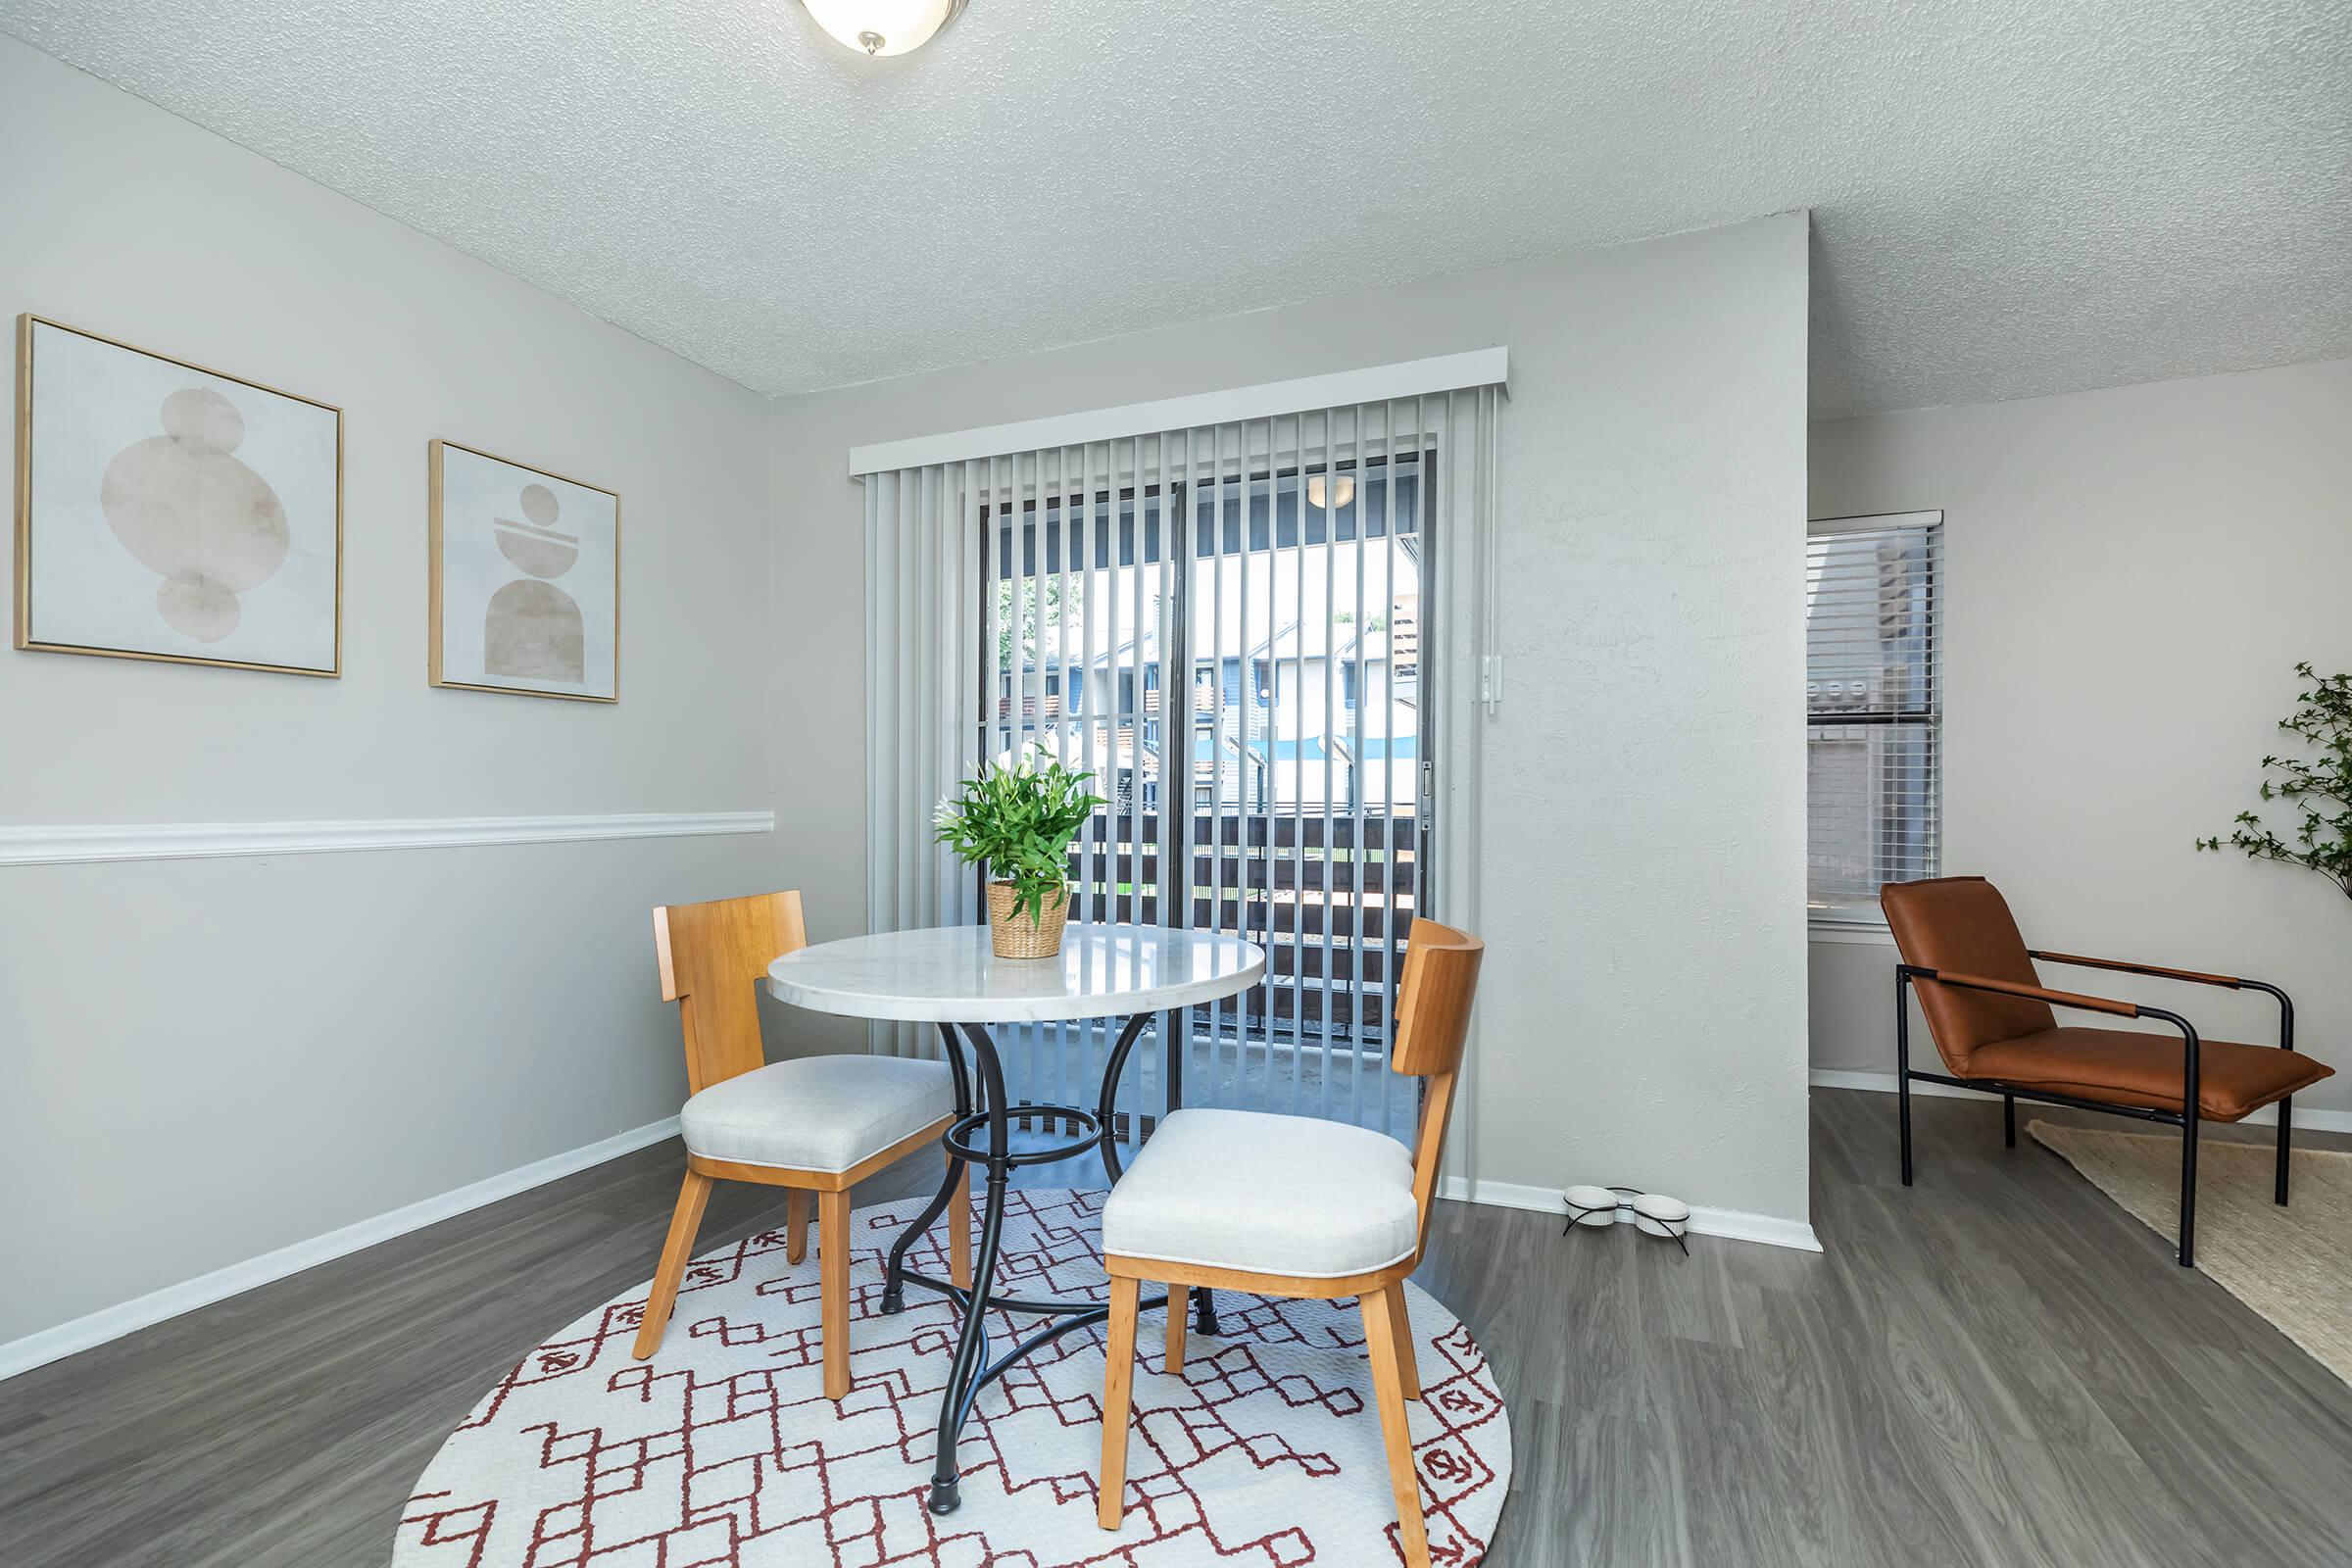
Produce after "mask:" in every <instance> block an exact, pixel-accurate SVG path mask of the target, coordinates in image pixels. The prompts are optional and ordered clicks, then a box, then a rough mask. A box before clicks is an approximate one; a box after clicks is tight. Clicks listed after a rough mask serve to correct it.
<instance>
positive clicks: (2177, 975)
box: [2027, 948, 2270, 991]
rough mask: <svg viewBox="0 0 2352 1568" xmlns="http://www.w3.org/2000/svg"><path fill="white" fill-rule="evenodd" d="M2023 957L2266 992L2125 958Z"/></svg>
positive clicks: (2231, 978)
mask: <svg viewBox="0 0 2352 1568" xmlns="http://www.w3.org/2000/svg"><path fill="white" fill-rule="evenodd" d="M2027 956H2028V957H2034V958H2039V959H2041V960H2042V961H2043V962H2045V963H2066V964H2072V965H2074V966H2075V967H2077V968H2081V969H2113V970H2116V971H2118V972H2120V973H2123V974H2145V975H2154V976H2155V977H2156V978H2157V979H2159V980H2186V981H2188V982H2189V983H2190V984H2192V985H2200V986H2227V987H2228V988H2229V989H2230V990H2231V991H2236V990H2238V989H2240V988H2241V987H2244V986H2258V987H2261V989H2263V990H2266V991H2267V990H2269V989H2270V987H2268V986H2264V985H2263V984H2262V982H2261V981H2259V980H2241V979H2239V978H2238V977H2237V976H2236V975H2233V974H2206V973H2204V972H2203V971H2202V970H2198V969H2168V968H2166V967H2164V966H2163V965H2162V964H2155V963H2133V962H2131V960H2130V959H2128V958H2086V957H2084V956H2082V955H2081V954H2079V953H2045V952H2043V951H2042V950H2041V949H2039V948H2035V949H2034V950H2033V951H2032V952H2030V953H2029V954H2028V955H2027Z"/></svg>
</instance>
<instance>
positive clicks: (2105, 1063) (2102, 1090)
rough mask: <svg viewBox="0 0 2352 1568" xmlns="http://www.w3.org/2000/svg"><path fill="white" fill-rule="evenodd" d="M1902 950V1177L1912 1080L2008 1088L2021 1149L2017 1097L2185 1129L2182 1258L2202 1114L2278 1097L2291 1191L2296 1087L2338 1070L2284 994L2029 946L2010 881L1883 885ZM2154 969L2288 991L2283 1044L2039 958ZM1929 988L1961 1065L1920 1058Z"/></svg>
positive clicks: (2192, 1218) (2188, 1246)
mask: <svg viewBox="0 0 2352 1568" xmlns="http://www.w3.org/2000/svg"><path fill="white" fill-rule="evenodd" d="M1879 905H1880V907H1882V908H1884V909H1885V910H1886V911H1887V926H1888V927H1889V928H1890V929H1891V930H1892V931H1893V933H1894V945H1895V948H1896V950H1897V951H1898V952H1899V953H1900V954H1901V956H1902V961H1901V962H1900V963H1898V964H1896V965H1895V981H1894V1052H1895V1078H1896V1088H1897V1090H1898V1091H1899V1095H1898V1098H1899V1100H1900V1102H1901V1111H1900V1115H1901V1120H1902V1143H1903V1185H1904V1186H1905V1187H1908V1186H1910V1185H1911V1083H1912V1080H1914V1079H1923V1080H1925V1081H1927V1082H1929V1083H1937V1084H1950V1085H1953V1086H1955V1087H1958V1088H1962V1089H1980V1090H1984V1091H1985V1092H1986V1093H1988V1094H1997V1095H1999V1096H2000V1097H2001V1117H2002V1123H2003V1129H2004V1132H2005V1135H2006V1137H2007V1140H2008V1144H2009V1147H2010V1148H2012V1149H2014V1148H2016V1147H2017V1103H2018V1101H2020V1100H2034V1101H2043V1102H2047V1103H2050V1104H2054V1105H2073V1106H2075V1107H2077V1108H2078V1109H2082V1110H2099V1111H2106V1112H2108V1113H2110V1114H2112V1115H2118V1116H2133V1117H2137V1118H2138V1119H2139V1120H2141V1121H2155V1122H2163V1123H2165V1124H2166V1125H2168V1126H2175V1127H2179V1128H2180V1263H2181V1266H2182V1267H2184V1268H2185V1267H2187V1266H2188V1265H2189V1264H2190V1263H2192V1262H2193V1261H2194V1260H2195V1240H2196V1213H2197V1124H2198V1123H2199V1122H2200V1121H2240V1120H2243V1119H2244V1118H2245V1117H2246V1116H2248V1115H2250V1114H2252V1113H2253V1112H2254V1111H2257V1110H2260V1109H2261V1108H2262V1107H2263V1106H2265V1105H2268V1104H2271V1103H2277V1104H2278V1178H2277V1184H2276V1189H2275V1191H2274V1193H2273V1198H2274V1200H2275V1201H2278V1202H2280V1203H2284V1202H2285V1201H2286V1165H2287V1138H2288V1134H2289V1130H2290V1128H2291V1126H2292V1123H2293V1109H2294V1096H2295V1093H2296V1091H2298V1090H2302V1089H2308V1088H2310V1087H2311V1086H2312V1085H2313V1084H2316V1083H2318V1082H2319V1081H2320V1080H2321V1079H2323V1078H2326V1077H2328V1076H2330V1075H2332V1074H2333V1072H2334V1070H2335V1069H2333V1068H2332V1067H2327V1066H2324V1065H2322V1064H2321V1063H2319V1062H2317V1061H2314V1060H2312V1059H2311V1058H2310V1057H2309V1056H2306V1055H2304V1054H2301V1053H2300V1052H2298V1051H2296V1050H2295V1049H2294V1045H2295V1005H2294V1004H2293V1003H2292V1002H2290V1001H2289V1000H2287V995H2286V993H2285V992H2283V991H2281V990H2279V989H2278V987H2277V986H2274V985H2266V984H2264V983H2263V982H2262V981H2260V980H2244V979H2240V978H2238V977H2237V976H2234V975H2224V974H2202V973H2199V972H2197V971H2195V970H2189V969H2165V968H2159V967H2157V966H2156V965H2154V964H2147V963H2127V962H2124V961H2122V960H2121V959H2116V958H2086V957H2082V956H2078V955H2074V954H2067V953H2045V952H2042V951H2039V950H2037V949H2029V948H2027V946H2026V943H2025V938H2024V937H2022V936H2020V935H2019V934H2018V929H2017V922H2016V920H2014V919H2013V918H2011V916H2010V913H2009V905H2008V903H2007V901H2005V900H2004V899H2002V897H2001V895H2000V891H1999V890H1998V889H1997V888H1995V887H1994V886H1993V885H1992V884H1991V883H1989V882H1987V881H1985V879H1984V878H1983V877H1981V876H1947V877H1938V878H1936V879H1935V880H1932V881H1927V882H1892V883H1888V884H1887V886H1886V887H1885V888H1884V889H1883V890H1881V892H1880V895H1879ZM2036 958H2039V959H2041V960H2043V961H2044V962H2047V963H2064V964H2072V965H2076V966H2078V967H2082V968H2090V969H2112V970H2117V971H2120V972H2122V973H2125V974H2144V975H2155V976H2158V977H2160V978H2162V979H2166V980H2185V981H2189V982H2191V983H2193V984H2196V985H2208V986H2225V987H2228V988H2229V989H2230V990H2232V991H2261V992H2265V993H2268V994H2269V995H2271V996H2274V997H2276V998H2278V1046H2277V1047H2276V1048H2273V1047H2270V1046H2245V1045H2238V1044H2235V1043H2233V1042H2231V1041H2227V1040H2200V1039H2198V1038H2197V1031H2196V1027H2195V1026H2194V1025H2193V1024H2191V1023H2190V1022H2189V1021H2188V1020H2187V1019H2186V1018H2183V1017H2181V1016H2180V1014H2179V1013H2177V1012H2168V1011H2166V1010H2165V1009H2164V1008H2162V1007H2151V1006H2146V1005H2141V1004H2138V1003H2132V1002H2118V1001H2114V1000H2112V999H2110V998H2106V997H2091V996H2084V995H2082V994H2080V993H2078V992H2072V991H2052V990H2050V989H2048V988H2047V987H2045V986H2043V985H2042V983H2041V977H2040V975H2039V974H2038V973H2036V972H2035V970H2034V959H2036ZM1913 986H1917V987H1918V989H1919V1006H1920V1011H1921V1012H1922V1013H1924V1014H1925V1015H1926V1017H1927V1020H1928V1032H1929V1033H1930V1034H1931V1035H1932V1036H1934V1038H1935V1041H1936V1054H1938V1055H1940V1056H1941V1057H1942V1058H1943V1063H1944V1065H1945V1066H1946V1067H1948V1068H1950V1069H1951V1070H1950V1072H1949V1073H1948V1074H1946V1073H1935V1072H1918V1071H1914V1070H1913V1068H1912V1066H1911V1009H1910V1007H1909V1006H1908V1005H1907V1003H1908V1000H1909V998H1908V993H1909V991H1910V989H1911V988H1912V987H1913ZM2052 1007H2073V1008H2078V1009H2081V1010H2082V1011H2086V1012H2099V1013H2106V1014H2108V1015H2109V1016H2111V1017H2121V1018H2153V1019H2157V1020H2159V1021H2160V1022H2163V1023H2166V1024H2169V1025H2171V1026H2172V1027H2173V1028H2174V1029H2176V1030H2179V1031H2180V1039H2178V1040H2175V1039H2173V1038H2172V1037H2171V1036H2169V1035H2159V1034H2149V1033H2146V1032H2144V1031H2141V1030H2136V1029H2087V1028H2080V1027H2075V1026H2072V1025H2068V1026H2061V1025H2060V1024H2059V1022H2058V1019H2057V1015H2056V1014H2055V1013H2053V1012H2052V1011H2051V1010H2050V1009H2051V1008H2052Z"/></svg>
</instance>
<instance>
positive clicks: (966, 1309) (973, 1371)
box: [882, 1013, 1217, 1514]
mask: <svg viewBox="0 0 2352 1568" xmlns="http://www.w3.org/2000/svg"><path fill="white" fill-rule="evenodd" d="M1151 1019H1152V1014H1150V1013H1137V1014H1136V1015H1135V1016H1133V1017H1131V1018H1129V1019H1128V1020H1127V1025H1126V1027H1125V1028H1123V1029H1121V1030H1120V1031H1119V1039H1118V1044H1117V1045H1116V1046H1114V1047H1113V1048H1112V1050H1111V1053H1110V1057H1109V1060H1108V1061H1107V1062H1106V1063H1105V1064H1104V1066H1103V1092H1102V1097H1101V1099H1100V1101H1099V1103H1098V1104H1097V1107H1096V1109H1094V1110H1091V1111H1089V1110H1081V1109H1079V1108H1078V1107H1077V1106H1075V1105H1022V1106H1020V1107H1019V1109H1018V1112H1017V1114H1018V1115H1019V1116H1020V1117H1022V1118H1025V1119H1030V1120H1040V1119H1042V1120H1044V1121H1046V1122H1047V1123H1049V1124H1055V1123H1058V1124H1062V1125H1066V1126H1068V1127H1070V1128H1071V1129H1073V1131H1074V1133H1075V1136H1074V1137H1073V1138H1072V1139H1071V1140H1070V1141H1069V1142H1067V1143H1061V1144H1054V1145H1053V1146H1051V1147H1049V1148H1045V1149H1031V1150H1021V1151H1017V1152H1016V1151H1015V1150H1014V1149H1013V1148H1012V1147H1011V1142H1010V1133H1011V1123H1012V1120H1013V1116H1014V1114H1015V1113H1014V1112H1013V1111H1011V1110H1008V1108H1007V1106H1006V1103H1005V1069H1004V1064H1003V1063H1002V1062H1001V1061H1000V1060H999V1059H998V1056H997V1047H996V1042H995V1040H994V1039H992V1038H991V1037H990V1035H989V1033H988V1031H987V1030H986V1029H984V1028H982V1027H981V1026H980V1025H978V1024H962V1025H960V1026H958V1025H950V1024H945V1023H943V1024H941V1025H940V1026H939V1032H940V1036H941V1038H942V1039H943V1040H945V1041H946V1043H947V1056H948V1064H949V1066H950V1067H951V1068H952V1069H953V1071H954V1073H955V1077H956V1120H955V1121H954V1122H953V1123H951V1124H950V1125H949V1128H948V1130H947V1132H946V1133H945V1134H944V1135H942V1137H941V1140H940V1142H941V1143H942V1144H943V1145H944V1146H945V1147H946V1149H947V1153H948V1176H947V1180H946V1181H944V1182H942V1183H941V1184H940V1189H939V1192H938V1194H937V1195H936V1196H934V1197H933V1198H932V1200H931V1201H930V1202H929V1203H928V1204H926V1205H925V1206H924V1208H923V1211H922V1213H920V1214H919V1215H917V1216H916V1217H915V1220H914V1223H913V1224H911V1225H909V1226H907V1229H906V1230H905V1231H903V1232H902V1233H901V1234H900V1236H899V1239H898V1241H897V1242H895V1243H894V1244H892V1246H891V1249H890V1266H889V1270H888V1272H887V1274H886V1275H885V1277H884V1281H883V1287H882V1310H883V1311H884V1312H885V1313H898V1312H903V1311H905V1310H906V1307H907V1286H909V1285H916V1286H920V1287H921V1288H923V1289H924V1290H927V1291H936V1292H938V1293H939V1294H940V1295H942V1296H945V1297H947V1298H948V1299H949V1300H951V1301H953V1302H954V1303H955V1305H956V1310H957V1311H958V1312H959V1313H961V1314H962V1318H963V1324H962V1328H961V1330H960V1332H959V1333H958V1334H957V1336H956V1359H955V1362H954V1364H953V1365H952V1367H951V1368H950V1370H949V1373H948V1386H947V1390H946V1392H945V1393H944V1395H943V1396H942V1397H941V1400H940V1409H939V1436H938V1450H937V1453H936V1456H935V1458H934V1460H933V1463H932V1467H931V1498H930V1508H931V1511H932V1512H933V1513H935V1514H947V1513H954V1512H955V1511H956V1507H957V1505H958V1504H959V1503H960V1502H961V1501H962V1500H963V1499H962V1488H961V1471H960V1469H959V1468H958V1466H957V1464H956V1440H957V1439H958V1438H959V1437H960V1436H961V1434H962V1432H963V1423H964V1418H965V1417H966V1416H968V1415H969V1414H970V1413H971V1409H972V1401H973V1400H974V1399H976V1398H978V1397H979V1395H980V1391H981V1390H982V1389H984V1388H987V1387H988V1386H989V1385H990V1384H991V1383H994V1382H995V1381H997V1379H999V1378H1001V1377H1003V1376H1004V1375H1005V1372H1006V1371H1008V1370H1010V1369H1011V1368H1012V1367H1013V1366H1014V1365H1015V1364H1017V1363H1018V1362H1020V1361H1021V1360H1022V1359H1023V1358H1025V1357H1026V1356H1028V1355H1029V1354H1031V1353H1032V1352H1033V1351H1035V1350H1037V1349H1039V1348H1042V1347H1044V1346H1047V1345H1051V1344H1052V1343H1053V1342H1054V1341H1055V1340H1057V1339H1059V1338H1061V1337H1062V1336H1063V1335H1064V1334H1067V1333H1070V1332H1071V1331H1072V1330H1074V1329H1081V1328H1085V1327H1088V1326H1089V1325H1091V1324H1095V1323H1100V1322H1102V1321H1103V1319H1105V1318H1107V1317H1108V1316H1109V1315H1110V1308H1109V1307H1108V1306H1107V1305H1106V1304H1104V1303H1103V1302H1101V1301H1057V1300H1032V1299H1027V1298H1023V1297H1017V1296H999V1295H996V1294H995V1293H993V1292H992V1291H991V1290H990V1289H989V1286H990V1283H991V1282H992V1281H993V1280H994V1279H995V1277H996V1269H997V1250H998V1247H999V1245H1000V1244H1001V1243H1002V1241H1003V1239H1004V1233H1005V1194H1006V1192H1007V1191H1008V1190H1009V1189H1010V1187H1011V1180H1012V1173H1013V1172H1014V1171H1015V1170H1017V1169H1019V1168H1020V1167H1021V1166H1024V1165H1047V1164H1052V1163H1054V1161H1056V1160H1063V1159H1069V1158H1072V1157H1074V1156H1077V1155H1080V1154H1084V1153H1086V1152H1088V1151H1089V1150H1096V1151H1099V1152H1101V1154H1102V1157H1103V1172H1104V1174H1105V1175H1107V1176H1108V1177H1109V1178H1110V1180H1111V1182H1113V1183H1114V1184H1115V1183H1116V1182H1117V1181H1118V1179H1119V1152H1118V1143H1117V1140H1116V1138H1115V1137H1114V1136H1113V1135H1112V1129H1113V1128H1114V1127H1115V1126H1116V1119H1115V1115H1114V1112H1115V1110H1116V1108H1117V1106H1116V1101H1117V1098H1118V1087H1119V1076H1120V1074H1121V1073H1122V1072H1123V1071H1125V1069H1126V1066H1127V1056H1128V1053H1130V1052H1131V1051H1133V1050H1134V1049H1135V1043H1136V1041H1137V1040H1138V1039H1139V1038H1140V1037H1141V1036H1142V1034H1143V1031H1144V1025H1145V1024H1147V1023H1149V1022H1150V1021H1151ZM959 1031H960V1037H959ZM967 1045H968V1046H969V1047H970V1049H971V1054H972V1061H971V1063H970V1064H969V1065H968V1066H967V1064H966V1063H965V1061H964V1047H965V1046H967ZM975 1069H976V1070H977V1072H978V1075H979V1083H978V1088H979V1097H978V1098H979V1104H978V1105H977V1106H976V1107H975V1105H974V1104H973V1099H974V1097H973V1093H972V1091H973V1088H974V1085H973V1081H972V1080H973V1072H974V1070H975ZM983 1130H985V1131H986V1133H987V1140H986V1142H985V1144H983V1143H980V1142H978V1141H976V1139H975V1136H974V1135H975V1134H978V1133H980V1132H982V1131H983ZM967 1163H969V1164H977V1165H979V1166H981V1167H982V1169H984V1170H985V1171H986V1172H987V1174H988V1194H987V1198H986V1200H985V1201H983V1203H982V1205H981V1213H980V1246H979V1250H977V1251H976V1252H975V1253H974V1254H973V1256H972V1285H971V1288H970V1289H969V1290H966V1289H964V1288H962V1287H960V1286H958V1285H956V1283H955V1282H954V1281H952V1280H943V1279H938V1278H936V1277H934V1276H932V1275H929V1274H924V1273H921V1272H920V1271H918V1270H915V1269H911V1268H908V1267H907V1249H908V1248H909V1247H911V1246H912V1245H913V1244H914V1240H915V1238H916V1237H918V1236H922V1235H925V1234H927V1233H928V1232H929V1231H930V1229H931V1227H932V1226H933V1225H934V1224H935V1223H937V1222H938V1220H939V1216H940V1215H941V1214H943V1213H945V1212H946V1211H947V1207H948V1203H949V1201H950V1200H951V1199H952V1198H953V1197H954V1196H955V1193H956V1184H957V1183H959V1182H961V1181H963V1180H964V1166H965V1165H966V1164H967ZM1193 1299H1194V1301H1195V1312H1194V1319H1193V1323H1194V1330H1195V1332H1197V1333H1201V1334H1214V1333H1216V1332H1217V1314H1216V1305H1215V1302H1214V1299H1213V1297H1212V1293H1210V1292H1208V1291H1197V1292H1195V1293H1194V1298H1193ZM1167 1301H1168V1299H1167V1297H1165V1296H1164V1295H1162V1296H1156V1297H1153V1298H1152V1299H1149V1300H1146V1301H1144V1302H1142V1303H1140V1304H1141V1305H1142V1306H1143V1307H1144V1308H1146V1309H1151V1308H1155V1307H1165V1306H1166V1305H1167ZM992 1308H993V1309H994V1310H997V1311H1000V1312H1014V1313H1023V1314H1029V1315H1034V1316H1040V1317H1048V1318H1052V1319H1054V1321H1053V1322H1050V1323H1048V1324H1046V1325H1045V1326H1044V1327H1042V1328H1039V1329H1037V1330H1035V1331H1034V1332H1032V1333H1029V1334H1026V1335H1024V1336H1022V1337H1021V1338H1020V1339H1018V1340H1016V1341H1015V1342H1014V1343H1013V1344H1012V1346H1011V1347H1010V1348H1007V1349H1006V1350H1005V1352H1004V1353H1003V1354H1001V1355H999V1356H997V1357H996V1358H995V1359H994V1360H991V1359H989V1354H988V1351H989V1343H988V1342H989V1334H988V1323H987V1318H988V1313H989V1311H990V1310H991V1309H992Z"/></svg>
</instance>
